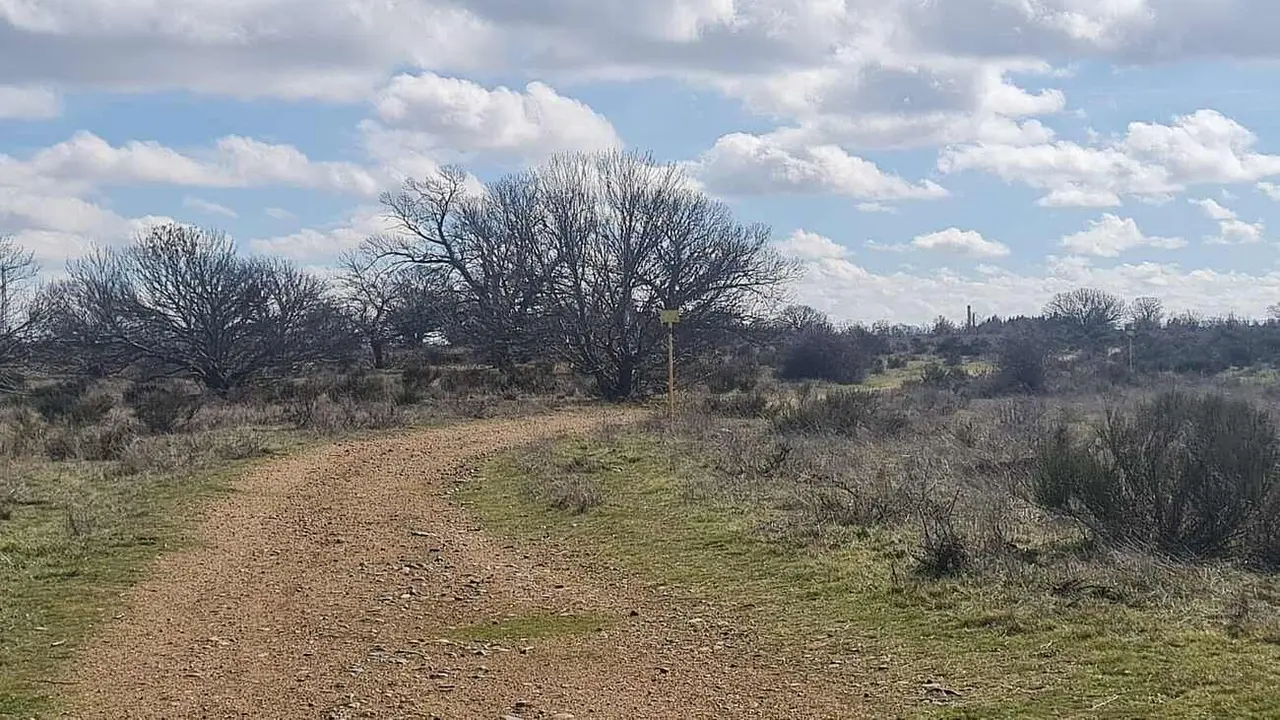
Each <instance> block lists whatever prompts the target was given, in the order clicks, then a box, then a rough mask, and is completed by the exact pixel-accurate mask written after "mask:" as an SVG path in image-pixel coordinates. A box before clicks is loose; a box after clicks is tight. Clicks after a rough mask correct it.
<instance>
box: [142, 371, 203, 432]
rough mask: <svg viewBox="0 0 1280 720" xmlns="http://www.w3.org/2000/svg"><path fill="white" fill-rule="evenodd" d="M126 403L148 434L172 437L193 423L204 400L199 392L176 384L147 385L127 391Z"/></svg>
mask: <svg viewBox="0 0 1280 720" xmlns="http://www.w3.org/2000/svg"><path fill="white" fill-rule="evenodd" d="M124 402H125V404H126V405H128V406H129V407H130V408H131V409H132V410H133V414H134V416H135V417H137V418H138V420H140V421H142V424H143V425H146V426H147V430H149V431H151V432H152V433H155V434H158V435H168V434H170V433H172V432H174V431H176V430H178V429H179V428H180V427H182V426H184V425H186V424H187V423H189V422H191V418H192V417H194V416H195V414H196V412H198V411H199V410H200V406H201V404H202V402H203V398H202V396H201V394H200V391H199V390H192V389H187V388H184V387H182V386H180V385H178V384H176V383H174V384H165V383H143V384H141V385H134V386H133V387H131V388H129V389H128V390H126V391H125V393H124Z"/></svg>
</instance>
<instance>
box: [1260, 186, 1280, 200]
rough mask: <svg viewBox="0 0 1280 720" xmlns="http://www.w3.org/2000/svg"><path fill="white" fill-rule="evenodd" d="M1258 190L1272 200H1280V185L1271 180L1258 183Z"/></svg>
mask: <svg viewBox="0 0 1280 720" xmlns="http://www.w3.org/2000/svg"><path fill="white" fill-rule="evenodd" d="M1258 191H1259V192H1261V193H1262V194H1263V195H1266V196H1267V197H1269V198H1271V199H1272V200H1280V185H1277V184H1275V183H1271V182H1260V183H1258Z"/></svg>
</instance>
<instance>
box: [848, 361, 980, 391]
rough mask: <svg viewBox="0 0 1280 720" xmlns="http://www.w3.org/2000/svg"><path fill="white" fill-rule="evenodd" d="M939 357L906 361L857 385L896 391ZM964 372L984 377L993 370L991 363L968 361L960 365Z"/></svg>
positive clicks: (915, 377)
mask: <svg viewBox="0 0 1280 720" xmlns="http://www.w3.org/2000/svg"><path fill="white" fill-rule="evenodd" d="M941 362H942V358H940V357H929V358H925V359H915V360H909V361H907V364H906V365H905V366H904V367H900V368H888V369H886V370H885V371H884V372H881V373H875V374H873V375H870V376H868V377H867V379H866V380H863V381H862V382H861V383H859V386H860V387H864V388H867V389H870V390H896V389H897V388H900V387H902V386H903V385H904V384H905V383H907V382H909V381H912V380H919V379H920V371H921V370H924V369H925V368H926V367H928V366H929V365H931V364H934V363H941ZM961 367H963V368H964V369H965V372H967V373H969V374H970V375H973V376H975V377H976V376H978V375H985V374H987V373H989V372H991V371H992V370H993V369H994V366H993V365H992V364H991V363H988V362H983V361H981V360H970V361H967V362H965V363H964V364H963V365H961Z"/></svg>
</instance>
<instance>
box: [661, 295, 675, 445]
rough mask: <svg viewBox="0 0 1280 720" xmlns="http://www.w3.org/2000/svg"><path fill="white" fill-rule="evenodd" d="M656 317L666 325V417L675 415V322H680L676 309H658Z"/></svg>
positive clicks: (673, 417)
mask: <svg viewBox="0 0 1280 720" xmlns="http://www.w3.org/2000/svg"><path fill="white" fill-rule="evenodd" d="M658 317H659V318H660V319H661V320H662V324H663V325H666V326H667V418H668V419H671V420H674V419H675V417H676V323H678V322H680V311H679V310H677V309H671V310H659V311H658Z"/></svg>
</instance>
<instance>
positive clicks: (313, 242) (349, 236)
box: [245, 206, 389, 266]
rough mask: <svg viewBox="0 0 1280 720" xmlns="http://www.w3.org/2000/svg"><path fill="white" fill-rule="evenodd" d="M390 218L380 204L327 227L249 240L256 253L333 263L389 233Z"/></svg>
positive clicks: (303, 262) (306, 262)
mask: <svg viewBox="0 0 1280 720" xmlns="http://www.w3.org/2000/svg"><path fill="white" fill-rule="evenodd" d="M388 229H389V228H388V226H387V219H386V217H385V215H384V214H383V209H382V208H380V207H378V206H362V207H359V208H356V209H355V210H354V211H353V212H352V213H351V215H350V216H349V217H348V218H347V219H346V220H344V221H343V222H340V223H336V224H334V225H332V226H329V227H327V228H323V229H315V228H303V229H302V230H299V231H298V232H295V233H290V234H288V235H280V236H276V237H266V238H256V239H252V240H249V241H248V242H247V243H246V245H245V246H246V248H247V249H248V250H249V251H250V252H253V253H261V254H265V255H278V256H280V257H284V258H287V259H289V260H292V261H293V262H296V263H298V264H300V265H305V266H318V265H326V264H329V263H331V262H332V260H333V259H334V258H336V257H337V256H338V255H340V254H341V253H343V252H344V251H346V250H351V249H354V248H355V247H357V246H359V245H360V243H361V242H363V241H364V240H365V239H366V238H368V237H370V236H372V235H378V234H382V233H385V232H387V230H388Z"/></svg>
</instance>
